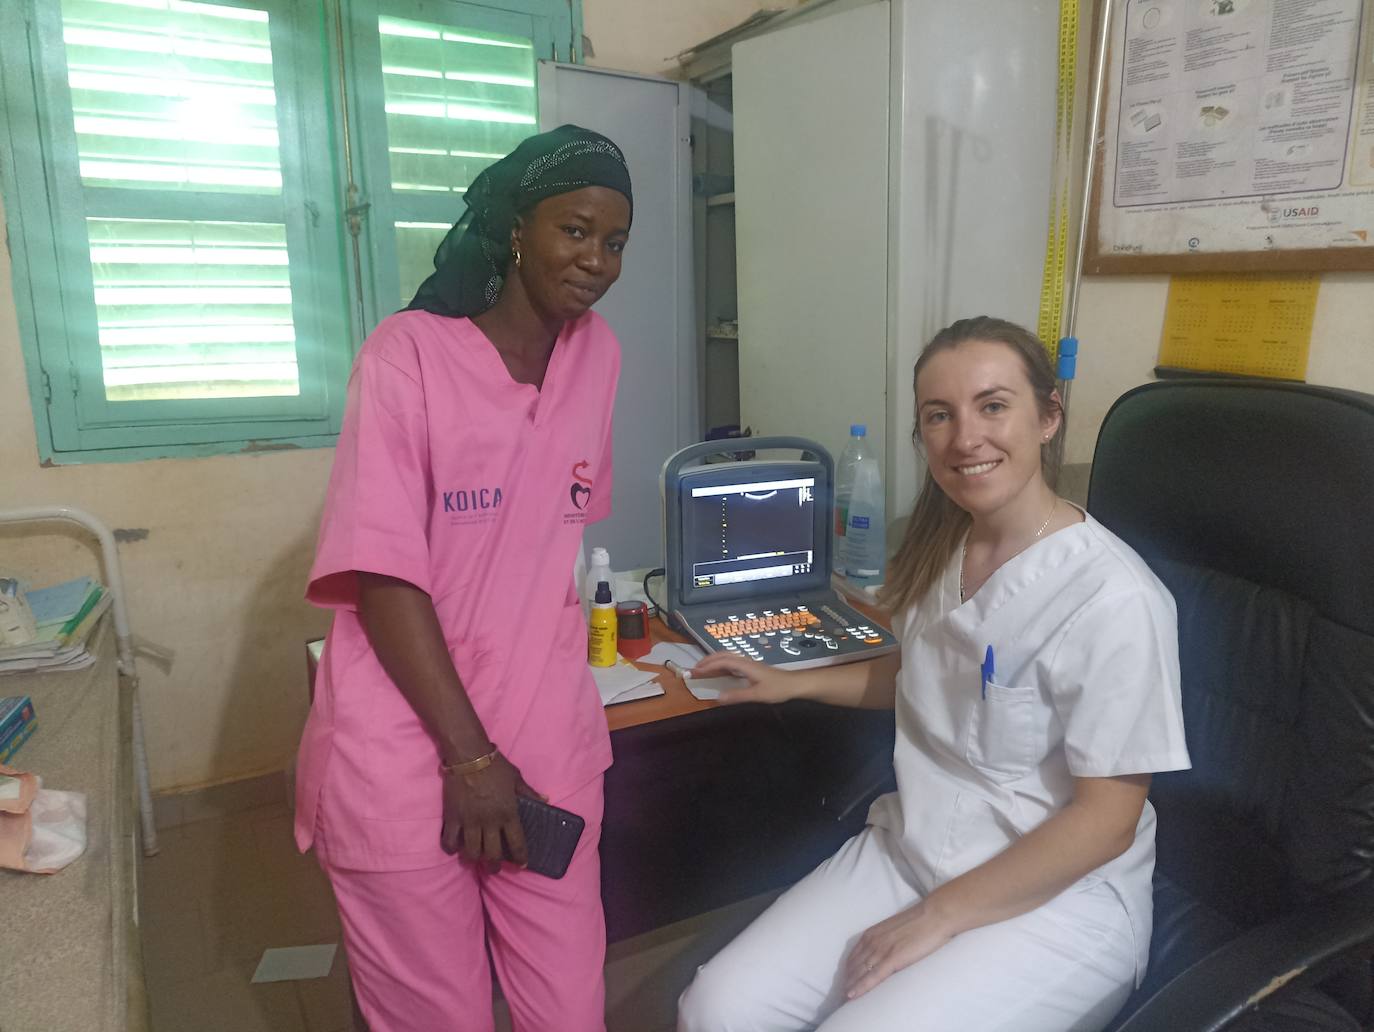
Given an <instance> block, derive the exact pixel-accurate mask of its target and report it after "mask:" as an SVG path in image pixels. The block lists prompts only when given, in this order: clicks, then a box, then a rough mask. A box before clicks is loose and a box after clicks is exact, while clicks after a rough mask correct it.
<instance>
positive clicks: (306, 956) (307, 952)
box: [251, 943, 339, 982]
mask: <svg viewBox="0 0 1374 1032" xmlns="http://www.w3.org/2000/svg"><path fill="white" fill-rule="evenodd" d="M338 948H339V947H338V944H337V943H330V944H328V945H325V946H285V947H282V948H280V949H273V950H263V953H262V960H260V961H258V969H257V970H256V971H254V972H253V977H252V979H251V981H254V982H295V981H300V980H302V979H306V978H323V977H324V976H325V975H327V974H329V969H330V968H332V967H333V966H334V951H335V950H337V949H338Z"/></svg>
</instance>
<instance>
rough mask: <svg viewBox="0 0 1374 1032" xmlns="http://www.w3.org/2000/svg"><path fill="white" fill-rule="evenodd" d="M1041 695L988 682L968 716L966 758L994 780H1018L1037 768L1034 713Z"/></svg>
mask: <svg viewBox="0 0 1374 1032" xmlns="http://www.w3.org/2000/svg"><path fill="white" fill-rule="evenodd" d="M1038 696H1039V693H1038V691H1037V690H1036V689H1035V688H1033V687H1030V688H1016V687H1011V686H1008V685H1001V684H996V683H995V682H993V681H989V682H988V685H987V697H986V698H980V699H976V700H975V701H974V704H973V713H972V715H971V716H970V717H969V725H968V737H967V738H966V739H965V742H964V755H965V757H966V758H967V759H968V762H969V763H971V764H973V766H974V767H976V768H977V769H978V770H980V771H982V772H983V773H984V774H986V775H987V776H988V777H989V778H991V779H992V780H993V781H998V782H1006V781H1015V780H1016V779H1017V778H1019V777H1022V776H1024V775H1025V774H1027V773H1029V772H1030V769H1031V767H1033V766H1034V765H1035V760H1036V756H1035V752H1036V750H1035V710H1036V706H1037V705H1038V703H1039V697H1038Z"/></svg>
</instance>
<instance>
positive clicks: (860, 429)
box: [849, 423, 868, 437]
mask: <svg viewBox="0 0 1374 1032" xmlns="http://www.w3.org/2000/svg"><path fill="white" fill-rule="evenodd" d="M849 436H850V437H867V436H868V427H866V426H864V424H862V423H855V424H854V425H852V426H851V427H850V428H849Z"/></svg>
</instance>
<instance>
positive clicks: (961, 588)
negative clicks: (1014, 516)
mask: <svg viewBox="0 0 1374 1032" xmlns="http://www.w3.org/2000/svg"><path fill="white" fill-rule="evenodd" d="M1057 508H1059V496H1058V495H1055V496H1054V503H1053V504H1052V505H1051V506H1050V514H1049V515H1048V516H1046V517H1045V522H1044V523H1042V524H1040V529H1039V530H1037V531H1036V532H1035V537H1033V538H1031V540H1032V541H1035V540H1036V539H1037V538H1039V537H1040V535H1041V534H1043V533H1045V528H1046V527H1048V526H1049V525H1050V520H1052V519H1054V510H1055V509H1057ZM1027 547H1029V546H1027ZM1021 551H1022V552H1024V551H1025V549H1024V548H1023V549H1022V550H1021ZM1017 554H1018V555H1019V554H1020V553H1019V552H1018V553H1017ZM967 559H968V535H967V534H965V535H964V547H963V548H962V549H961V550H960V552H959V601H960V602H967V601H968V599H967V598H966V597H965V596H964V562H965V561H966V560H967Z"/></svg>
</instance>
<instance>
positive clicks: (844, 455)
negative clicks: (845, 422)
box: [832, 423, 868, 576]
mask: <svg viewBox="0 0 1374 1032" xmlns="http://www.w3.org/2000/svg"><path fill="white" fill-rule="evenodd" d="M867 444H868V427H866V426H864V424H862V423H855V424H854V425H853V426H851V427H850V428H849V441H848V442H847V443H846V444H845V446H844V451H843V452H841V453H840V463H839V465H838V466H836V467H835V548H834V557H833V561H832V565H833V567H834V570H835V572H836V573H838V574H839V575H840V576H844V575H845V566H844V562H845V552H844V539H845V535H846V533H847V532H848V530H849V499H850V497H851V496H852V495H853V494H854V472H855V470H857V469H858V466H859V459H861V458H862V457H863V456H864V454H865V448H866V446H867Z"/></svg>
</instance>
